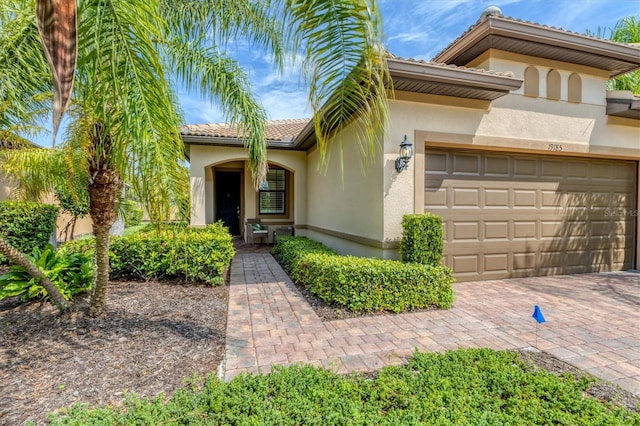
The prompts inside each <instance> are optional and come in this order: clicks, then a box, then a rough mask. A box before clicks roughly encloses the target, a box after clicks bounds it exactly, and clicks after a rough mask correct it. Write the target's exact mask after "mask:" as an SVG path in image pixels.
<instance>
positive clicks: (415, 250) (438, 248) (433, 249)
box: [400, 213, 444, 266]
mask: <svg viewBox="0 0 640 426" xmlns="http://www.w3.org/2000/svg"><path fill="white" fill-rule="evenodd" d="M402 229H403V232H402V240H401V241H400V256H401V258H402V260H403V261H404V262H413V263H422V264H423V265H433V266H436V265H440V264H441V263H442V250H443V247H444V242H443V236H442V218H441V217H440V216H438V215H434V214H431V213H425V214H407V215H404V216H403V217H402Z"/></svg>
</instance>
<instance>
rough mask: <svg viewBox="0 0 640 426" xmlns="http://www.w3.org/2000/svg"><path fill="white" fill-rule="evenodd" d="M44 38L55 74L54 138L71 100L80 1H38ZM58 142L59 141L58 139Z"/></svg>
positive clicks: (37, 7)
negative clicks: (77, 7) (77, 3)
mask: <svg viewBox="0 0 640 426" xmlns="http://www.w3.org/2000/svg"><path fill="white" fill-rule="evenodd" d="M36 18H37V23H38V32H39V33H40V40H41V41H42V46H43V47H44V52H45V55H46V57H47V62H48V63H49V66H50V67H51V71H52V73H53V86H54V93H53V95H54V96H53V140H54V141H55V138H56V134H57V133H58V127H59V126H60V121H61V120H62V116H63V115H64V112H65V110H66V109H67V106H68V104H69V100H70V99H71V91H72V90H73V78H74V76H75V72H76V58H77V54H78V36H77V26H76V18H77V9H76V0H57V1H51V0H36ZM54 143H55V142H54Z"/></svg>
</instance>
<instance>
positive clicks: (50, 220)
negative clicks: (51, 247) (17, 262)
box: [0, 201, 58, 263]
mask: <svg viewBox="0 0 640 426" xmlns="http://www.w3.org/2000/svg"><path fill="white" fill-rule="evenodd" d="M57 218H58V207H56V206H52V205H50V204H41V203H30V202H16V201H2V202H0V233H2V236H3V237H4V238H5V239H6V240H7V241H8V242H9V244H11V245H12V246H13V247H15V248H16V249H17V250H18V251H20V252H22V253H31V252H32V251H33V249H34V248H38V249H40V250H43V249H44V248H45V247H46V246H47V244H49V240H50V238H51V233H52V232H53V231H54V230H55V227H56V219H57ZM8 261H9V259H7V258H6V257H5V256H3V255H2V254H0V263H6V262H8Z"/></svg>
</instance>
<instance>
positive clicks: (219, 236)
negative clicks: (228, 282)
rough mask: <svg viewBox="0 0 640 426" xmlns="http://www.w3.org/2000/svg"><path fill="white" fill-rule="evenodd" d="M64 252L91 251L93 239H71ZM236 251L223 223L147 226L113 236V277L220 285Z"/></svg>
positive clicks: (111, 244)
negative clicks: (129, 232)
mask: <svg viewBox="0 0 640 426" xmlns="http://www.w3.org/2000/svg"><path fill="white" fill-rule="evenodd" d="M60 250H61V251H64V252H90V253H93V250H94V240H93V238H86V239H82V240H77V241H71V242H69V243H66V244H65V245H64V246H62V247H61V249H60ZM234 253H235V251H234V248H233V243H232V239H231V235H230V234H229V232H228V231H227V228H225V227H224V226H223V225H222V224H220V223H216V224H214V225H208V226H207V227H205V228H185V227H180V226H165V227H162V228H161V229H160V230H155V229H153V228H151V227H146V228H144V229H142V230H141V231H139V232H136V233H133V234H129V235H126V236H124V237H112V238H111V241H110V245H109V262H110V268H111V269H110V272H109V276H110V278H111V279H114V280H124V279H134V280H140V279H142V280H157V279H170V278H182V279H184V280H185V281H188V282H195V281H203V282H206V283H209V284H213V285H217V284H220V283H222V282H223V281H224V272H225V271H226V270H227V269H228V268H229V265H230V264H231V258H232V257H233V255H234Z"/></svg>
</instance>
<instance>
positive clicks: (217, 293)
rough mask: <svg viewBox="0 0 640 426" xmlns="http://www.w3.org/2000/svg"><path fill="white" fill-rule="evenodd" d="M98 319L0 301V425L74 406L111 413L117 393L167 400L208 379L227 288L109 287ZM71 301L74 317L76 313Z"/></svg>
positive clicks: (216, 359)
mask: <svg viewBox="0 0 640 426" xmlns="http://www.w3.org/2000/svg"><path fill="white" fill-rule="evenodd" d="M107 295H108V300H107V312H106V315H104V316H103V317H101V318H96V319H93V318H88V317H86V316H85V315H84V314H82V313H81V312H79V311H78V310H76V311H74V312H72V313H70V314H67V315H64V316H61V315H60V314H58V313H57V311H56V310H55V309H54V308H53V307H52V306H51V305H50V304H43V303H39V302H37V303H27V304H20V303H16V300H15V299H14V300H11V299H6V300H4V301H2V302H0V383H1V385H0V424H3V425H20V424H23V423H24V422H25V421H27V420H32V421H35V422H36V424H45V423H46V418H47V416H46V414H47V413H49V412H52V411H54V410H56V409H58V408H61V407H68V406H71V405H73V404H74V403H76V402H86V403H89V404H90V405H98V404H99V405H104V404H113V405H117V404H120V403H121V402H122V401H123V398H124V394H125V393H126V392H135V393H136V394H137V395H138V396H144V397H155V396H157V395H159V394H160V393H164V394H165V395H167V396H168V395H171V394H172V393H173V392H174V391H175V390H176V389H178V388H179V387H181V386H182V385H183V383H184V379H185V378H189V377H193V376H194V375H199V376H202V377H204V376H206V375H208V374H210V373H216V370H217V368H218V366H219V365H220V363H221V361H222V359H223V357H224V350H225V346H224V345H225V333H226V321H227V300H228V287H227V286H225V285H223V286H219V287H211V286H206V285H182V284H180V283H177V282H176V283H171V282H169V283H159V282H153V281H151V282H112V283H110V285H109V289H108V292H107ZM86 304H87V300H86V298H80V299H78V303H77V305H78V309H79V310H81V309H82V308H83V307H86Z"/></svg>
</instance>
